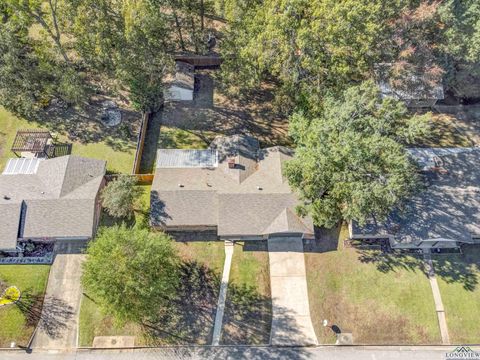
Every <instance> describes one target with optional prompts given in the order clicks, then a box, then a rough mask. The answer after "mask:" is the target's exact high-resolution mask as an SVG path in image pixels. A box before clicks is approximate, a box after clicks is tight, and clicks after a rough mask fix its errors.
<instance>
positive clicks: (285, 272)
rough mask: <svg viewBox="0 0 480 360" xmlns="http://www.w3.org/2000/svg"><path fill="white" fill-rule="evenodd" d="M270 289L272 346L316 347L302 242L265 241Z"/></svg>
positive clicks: (274, 239)
mask: <svg viewBox="0 0 480 360" xmlns="http://www.w3.org/2000/svg"><path fill="white" fill-rule="evenodd" d="M268 257H269V261H270V283H271V285H270V286H271V289H272V332H271V335H270V343H271V344H272V345H287V346H295V345H296V346H303V345H316V344H317V343H318V342H317V337H316V336H315V331H314V330H313V325H312V321H311V319H310V306H309V303H308V290H307V278H306V273H305V258H304V254H303V241H302V239H300V238H286V237H280V238H273V239H269V240H268Z"/></svg>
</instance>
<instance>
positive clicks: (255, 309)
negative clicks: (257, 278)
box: [221, 282, 272, 345]
mask: <svg viewBox="0 0 480 360" xmlns="http://www.w3.org/2000/svg"><path fill="white" fill-rule="evenodd" d="M222 326H223V329H222V330H223V331H222V338H221V344H224V345H252V344H268V343H269V341H270V331H271V326H272V301H271V298H270V296H264V295H262V294H260V293H259V292H258V291H257V290H256V289H255V288H254V287H249V286H246V285H245V284H242V285H236V284H235V283H232V282H230V283H229V284H228V290H227V298H226V301H225V313H224V318H223V325H222Z"/></svg>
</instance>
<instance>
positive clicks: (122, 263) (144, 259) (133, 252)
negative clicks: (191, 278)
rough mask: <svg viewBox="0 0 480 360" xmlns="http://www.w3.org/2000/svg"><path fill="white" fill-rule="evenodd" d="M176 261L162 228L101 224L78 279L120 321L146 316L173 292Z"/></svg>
mask: <svg viewBox="0 0 480 360" xmlns="http://www.w3.org/2000/svg"><path fill="white" fill-rule="evenodd" d="M178 263H179V260H178V256H177V254H176V252H175V249H174V247H173V245H172V240H171V239H170V238H169V237H168V236H167V235H165V234H164V233H158V232H156V233H152V232H149V230H147V229H138V228H133V229H129V228H126V227H125V226H121V227H118V226H116V227H110V228H103V229H101V230H100V232H99V234H98V235H97V237H96V239H95V240H94V241H92V242H91V243H90V245H89V246H88V249H87V260H86V261H85V263H84V267H83V270H84V272H83V276H82V285H83V286H84V289H85V292H86V294H87V295H88V296H89V297H90V298H92V299H93V300H94V301H95V302H96V303H97V304H98V305H99V306H100V307H101V308H102V309H103V311H105V312H106V313H107V314H110V315H112V316H114V318H115V319H116V320H118V321H119V322H124V321H134V322H144V321H148V320H149V319H150V318H152V317H154V316H155V314H156V313H157V312H158V311H161V310H162V309H163V308H164V307H166V306H168V304H169V302H170V301H171V299H172V298H173V297H174V296H175V291H176V288H177V285H178Z"/></svg>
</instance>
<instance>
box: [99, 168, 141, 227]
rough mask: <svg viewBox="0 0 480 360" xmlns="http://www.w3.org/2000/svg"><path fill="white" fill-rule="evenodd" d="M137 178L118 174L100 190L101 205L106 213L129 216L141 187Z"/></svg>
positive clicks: (121, 216)
mask: <svg viewBox="0 0 480 360" xmlns="http://www.w3.org/2000/svg"><path fill="white" fill-rule="evenodd" d="M136 185H137V179H136V178H135V177H133V176H129V175H124V174H122V175H119V176H118V178H116V179H115V180H113V181H112V182H110V183H108V184H107V186H105V188H103V190H102V194H101V199H102V205H103V207H104V208H105V209H106V211H107V213H108V214H109V215H111V216H113V217H116V218H131V217H132V216H133V214H134V211H135V206H136V204H137V203H138V199H139V198H140V196H141V195H142V193H143V189H142V188H141V187H139V186H136Z"/></svg>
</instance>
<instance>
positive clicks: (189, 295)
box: [79, 241, 224, 346]
mask: <svg viewBox="0 0 480 360" xmlns="http://www.w3.org/2000/svg"><path fill="white" fill-rule="evenodd" d="M175 247H176V248H177V250H178V252H179V255H180V257H181V259H182V260H183V261H182V264H181V274H182V275H181V277H182V281H181V286H180V288H179V289H178V293H177V296H176V297H175V299H174V301H173V302H172V306H171V307H169V308H168V309H165V311H161V313H160V314H159V321H158V326H156V325H155V324H153V325H152V324H149V326H148V327H147V326H142V325H140V324H134V323H127V324H122V325H119V324H116V323H115V321H114V320H113V319H112V318H111V317H110V316H105V315H103V314H102V313H101V311H100V309H99V308H98V307H97V306H96V305H95V303H94V302H93V301H92V300H91V299H89V298H88V297H86V296H83V298H82V305H81V310H80V325H79V345H80V346H92V342H93V339H94V337H95V336H114V335H124V336H127V335H128V336H135V345H166V344H179V343H197V344H209V343H211V337H212V332H213V322H214V319H215V312H216V303H217V297H218V290H219V281H220V280H219V278H220V276H221V271H222V269H223V261H224V245H223V243H222V242H209V241H203V242H201V241H199V242H175Z"/></svg>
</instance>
